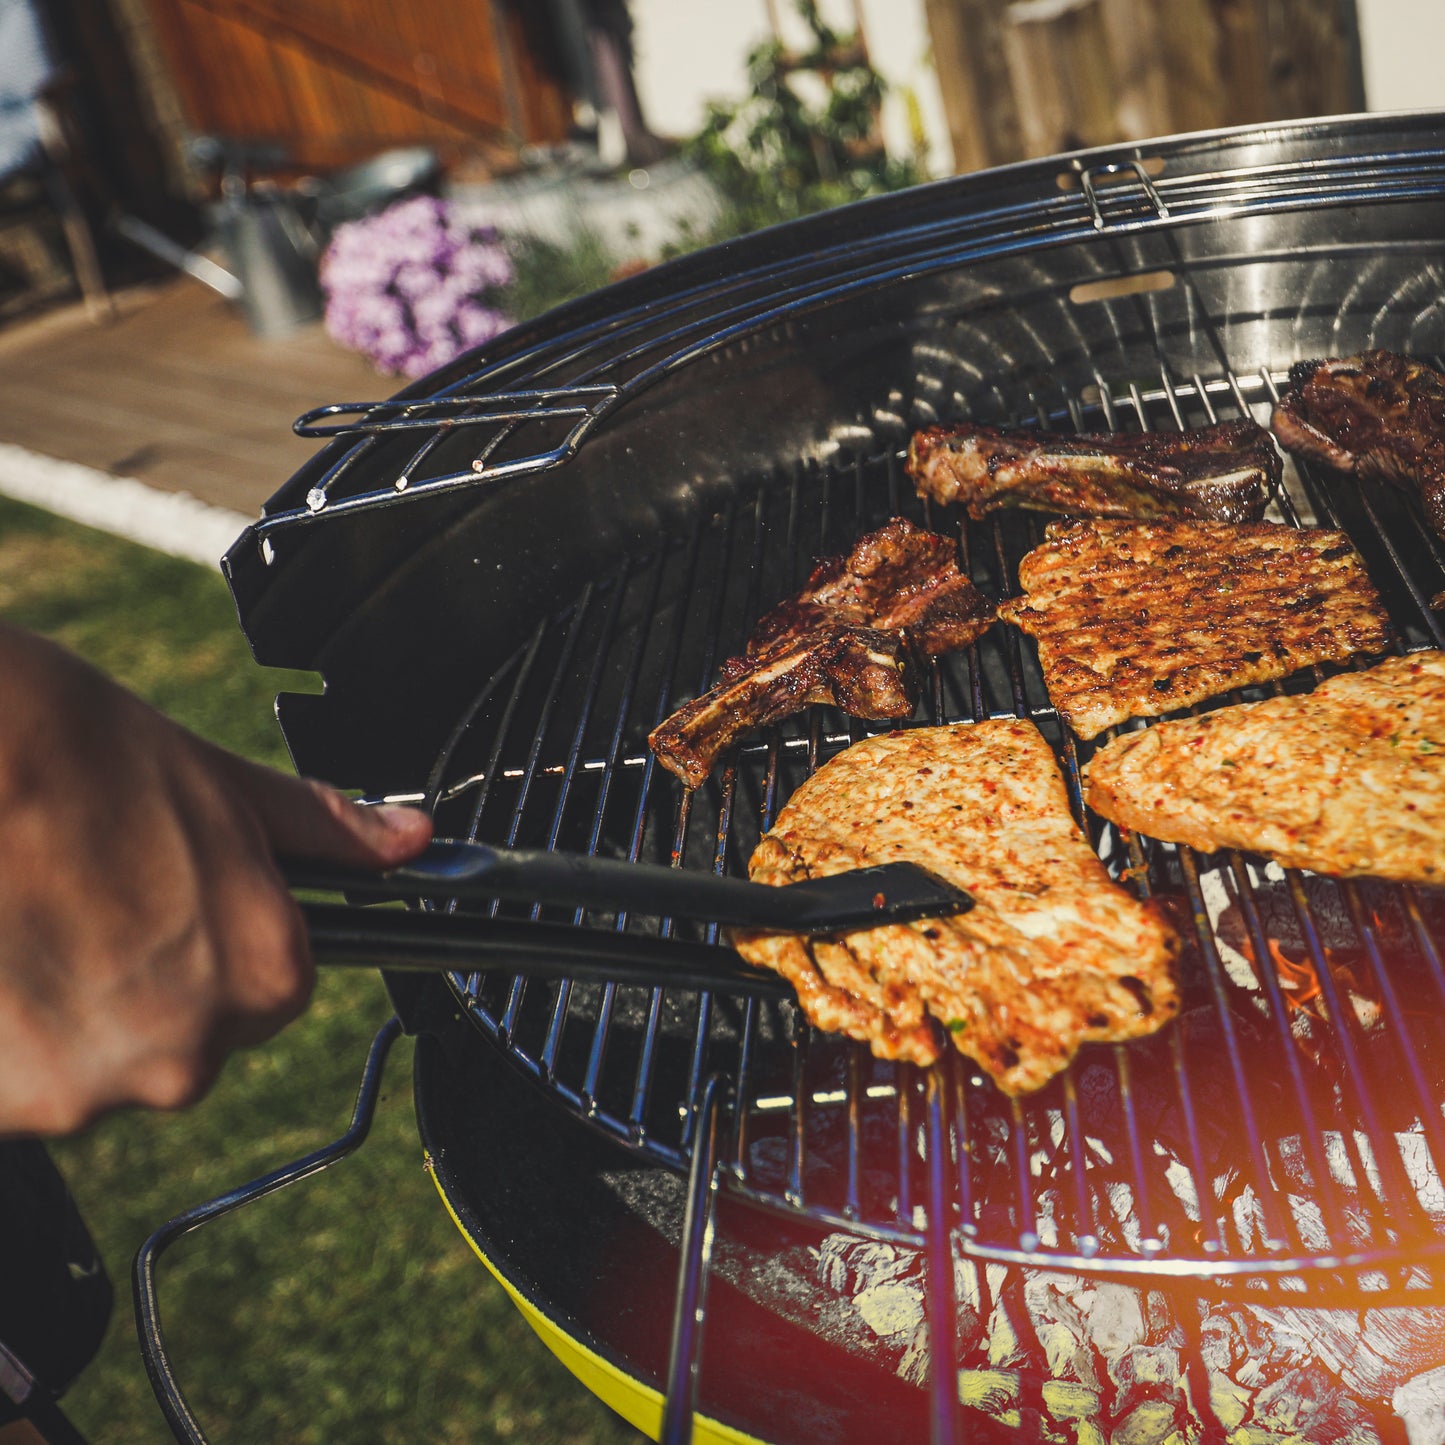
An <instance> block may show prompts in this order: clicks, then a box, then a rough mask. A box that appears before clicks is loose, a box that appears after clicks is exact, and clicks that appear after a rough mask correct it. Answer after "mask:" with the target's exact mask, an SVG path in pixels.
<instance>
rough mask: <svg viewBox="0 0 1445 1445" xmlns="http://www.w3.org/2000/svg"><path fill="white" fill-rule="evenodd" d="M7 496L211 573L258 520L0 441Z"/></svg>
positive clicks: (0, 475)
mask: <svg viewBox="0 0 1445 1445" xmlns="http://www.w3.org/2000/svg"><path fill="white" fill-rule="evenodd" d="M0 495H3V496H6V497H10V498H12V499H13V500H14V501H17V502H28V503H30V505H31V506H35V507H43V508H44V509H45V510H46V511H47V512H54V513H56V514H57V515H58V516H61V517H68V518H69V519H70V520H71V521H73V522H83V523H84V524H85V525H86V526H87V527H98V528H99V529H100V530H101V531H103V532H111V533H113V534H114V535H116V536H117V537H126V538H128V539H129V540H130V541H132V542H139V543H141V544H142V545H143V546H146V547H152V548H154V549H155V550H156V551H158V552H167V553H169V554H170V555H171V556H172V557H184V558H185V559H186V560H187V561H190V562H199V563H201V564H202V565H203V566H206V567H217V566H219V564H220V560H221V556H222V554H223V553H224V552H226V551H227V550H228V549H229V548H230V546H231V544H232V543H233V542H234V541H235V540H236V538H237V537H239V536H240V535H241V533H242V531H244V530H245V528H247V527H249V526H250V525H251V522H252V521H253V520H254V519H253V518H251V517H246V516H243V515H242V514H241V513H240V512H233V511H230V510H229V509H228V508H226V507H213V506H211V505H210V504H209V503H208V502H202V501H199V500H198V499H197V498H195V497H193V496H191V494H190V493H189V492H162V491H158V490H157V489H156V488H155V487H148V486H147V485H146V484H145V483H144V482H139V481H136V480H135V478H134V477H112V476H110V475H109V474H108V473H106V472H98V471H96V470H95V468H93V467H86V466H82V465H81V464H80V463H79V462H64V461H60V460H59V459H58V458H56V457H47V456H42V455H41V454H40V453H39V452H32V451H28V450H27V449H26V448H25V447H18V446H14V445H13V444H11V443H10V442H0Z"/></svg>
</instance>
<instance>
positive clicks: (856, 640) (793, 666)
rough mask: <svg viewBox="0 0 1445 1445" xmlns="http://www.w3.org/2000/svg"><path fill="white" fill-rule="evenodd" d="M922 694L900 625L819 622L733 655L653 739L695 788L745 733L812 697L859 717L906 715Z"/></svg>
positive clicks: (662, 758)
mask: <svg viewBox="0 0 1445 1445" xmlns="http://www.w3.org/2000/svg"><path fill="white" fill-rule="evenodd" d="M917 701H918V677H917V672H916V669H915V667H914V665H913V658H912V655H911V652H910V649H909V647H908V645H907V643H906V642H905V641H904V639H903V638H902V637H901V636H900V635H899V634H898V633H896V632H879V631H876V630H874V629H873V628H869V627H818V628H814V629H813V630H812V631H809V632H804V633H802V634H800V635H799V636H796V637H783V638H780V639H779V641H778V642H777V643H776V644H775V645H774V646H772V647H770V648H768V649H766V650H765V651H763V652H762V653H760V654H758V655H757V656H756V657H748V658H740V657H732V658H729V659H728V661H727V662H725V663H724V664H723V669H722V681H721V682H719V683H718V684H717V686H716V687H712V688H709V689H708V690H707V691H706V692H705V693H703V695H702V696H701V697H697V698H694V699H693V700H692V701H691V702H690V703H686V704H684V706H682V707H680V708H679V709H678V710H677V711H676V712H675V713H673V714H672V716H671V717H670V718H668V719H667V721H666V722H664V723H662V724H661V725H660V726H659V727H657V728H655V729H654V730H653V732H652V735H651V736H650V737H649V738H648V739H647V744H648V746H649V747H650V748H651V749H652V751H653V752H654V753H655V754H656V755H657V760H658V762H660V763H661V764H662V766H663V767H665V768H666V769H667V770H668V771H669V772H671V773H675V774H676V775H677V776H678V777H679V778H681V779H682V781H683V782H684V783H685V784H686V785H687V786H688V787H689V788H696V787H700V786H701V785H702V784H703V783H704V782H705V781H706V780H707V775H708V774H709V773H710V772H711V771H712V766H713V764H714V763H715V762H716V761H717V759H718V758H719V757H720V756H721V755H722V754H723V753H724V752H726V751H727V749H728V748H730V747H731V746H732V745H733V744H734V743H735V742H737V741H738V740H739V739H740V738H742V737H745V736H746V735H747V734H748V733H750V732H755V731H756V730H757V729H758V728H762V727H767V725H768V724H769V723H775V722H780V721H781V720H782V719H783V718H785V717H788V716H790V715H791V714H793V713H795V712H800V711H801V710H802V709H803V708H805V707H807V706H808V704H809V703H815V702H821V703H829V704H831V705H833V706H834V707H839V708H842V710H843V711H844V712H846V713H851V714H852V715H853V716H854V717H865V718H904V717H908V716H909V714H910V713H912V711H913V709H914V706H915V704H916V703H917Z"/></svg>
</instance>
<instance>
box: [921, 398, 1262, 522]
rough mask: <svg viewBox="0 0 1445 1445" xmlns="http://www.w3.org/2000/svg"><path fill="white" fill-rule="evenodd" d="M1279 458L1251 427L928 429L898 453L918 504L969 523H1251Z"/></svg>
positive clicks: (1258, 513)
mask: <svg viewBox="0 0 1445 1445" xmlns="http://www.w3.org/2000/svg"><path fill="white" fill-rule="evenodd" d="M1280 470H1281V467H1280V458H1279V453H1278V452H1277V451H1275V449H1274V446H1273V445H1272V444H1271V442H1270V439H1269V433H1268V432H1267V431H1265V429H1264V428H1263V427H1261V426H1257V425H1256V424H1255V423H1254V422H1252V421H1230V422H1222V423H1220V424H1219V425H1218V426H1210V427H1201V428H1200V429H1198V430H1197V431H1185V432H1116V433H1107V434H1090V433H1088V432H1080V433H1075V434H1069V433H1063V432H1046V431H1031V430H1026V429H1020V430H1017V431H1001V430H999V429H998V428H996V427H988V426H975V425H972V424H965V425H962V426H951V427H929V428H928V429H927V430H925V431H921V432H918V433H916V434H915V435H914V438H913V440H912V442H911V443H910V444H909V448H908V474H909V475H910V476H911V477H912V478H913V480H914V484H915V486H916V487H917V489H918V495H919V496H920V497H930V498H932V499H933V500H934V501H936V502H943V503H945V504H947V503H950V502H960V503H962V504H963V505H964V506H965V507H967V508H968V514H969V516H970V517H973V518H975V519H977V518H980V517H983V516H985V515H986V514H987V513H989V512H993V511H997V510H998V509H999V508H1001V507H1027V508H1031V509H1032V510H1034V511H1042V512H1063V513H1066V514H1070V515H1079V516H1088V517H1135V518H1138V519H1140V520H1142V521H1149V520H1152V519H1153V518H1155V517H1204V518H1208V519H1210V520H1212V521H1216V522H1255V521H1258V520H1259V518H1260V517H1262V516H1263V515H1264V509H1265V507H1266V506H1268V504H1269V489H1270V487H1271V486H1274V485H1276V484H1277V483H1278V481H1279V477H1280Z"/></svg>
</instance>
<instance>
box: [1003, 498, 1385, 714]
mask: <svg viewBox="0 0 1445 1445" xmlns="http://www.w3.org/2000/svg"><path fill="white" fill-rule="evenodd" d="M1046 536H1047V541H1045V543H1044V544H1043V546H1041V547H1036V548H1035V549H1034V550H1033V551H1032V552H1030V553H1029V554H1028V555H1027V556H1026V557H1025V558H1024V559H1023V561H1022V562H1021V563H1020V564H1019V583H1020V584H1021V586H1022V587H1023V589H1024V593H1025V595H1024V596H1023V597H1016V598H1013V599H1012V600H1011V601H1008V602H1005V603H1003V604H1002V605H1001V606H1000V608H999V616H1000V617H1002V618H1004V619H1005V620H1006V621H1009V622H1013V623H1015V624H1016V625H1017V626H1019V627H1021V628H1022V629H1023V630H1024V631H1025V632H1027V633H1028V634H1029V635H1030V636H1031V637H1034V638H1037V640H1038V644H1039V662H1040V665H1041V666H1042V668H1043V673H1044V682H1045V685H1046V686H1047V687H1048V690H1049V697H1050V699H1051V700H1052V702H1053V704H1054V706H1055V707H1056V708H1058V710H1059V713H1060V715H1061V716H1062V717H1063V718H1064V719H1065V721H1066V722H1067V723H1068V724H1069V726H1070V727H1071V728H1073V730H1074V731H1075V732H1076V733H1077V734H1078V735H1079V736H1080V737H1081V738H1092V737H1096V736H1098V734H1099V733H1101V732H1103V731H1104V729H1105V728H1107V727H1112V726H1113V725H1114V724H1116V723H1121V722H1123V721H1124V720H1125V719H1126V718H1130V717H1157V716H1158V715H1159V714H1160V713H1166V712H1172V711H1173V710H1174V709H1176V708H1182V707H1187V706H1190V705H1191V704H1193V703H1197V702H1203V701H1204V700H1205V699H1206V698H1210V697H1215V696H1217V695H1218V694H1219V693H1222V692H1227V691H1228V690H1229V689H1230V688H1234V687H1243V686H1246V685H1247V684H1249V683H1257V682H1267V681H1269V680H1270V679H1272V678H1278V677H1285V676H1288V675H1289V674H1290V673H1292V672H1297V671H1298V670H1299V669H1300V668H1302V667H1309V666H1311V665H1312V664H1314V663H1317V662H1328V661H1342V660H1344V659H1345V658H1348V657H1352V656H1354V655H1355V654H1356V653H1361V652H1383V651H1385V650H1386V649H1387V648H1388V647H1389V645H1390V640H1391V631H1390V625H1389V622H1388V619H1387V618H1386V616H1385V612H1384V609H1383V607H1382V606H1381V604H1380V598H1379V594H1378V593H1377V592H1376V591H1375V588H1374V585H1373V584H1372V583H1371V581H1370V579H1369V577H1368V576H1367V575H1366V573H1365V567H1364V563H1363V562H1362V561H1361V560H1360V556H1359V554H1358V553H1357V552H1356V551H1355V549H1354V547H1353V545H1351V543H1350V540H1349V538H1348V537H1346V536H1345V534H1344V533H1343V532H1326V531H1300V530H1298V529H1296V528H1293V527H1281V526H1275V525H1274V524H1272V523H1269V522H1257V523H1242V524H1239V525H1237V526H1236V525H1232V524H1230V523H1227V522H1197V521H1164V522H1117V521H1089V522H1078V523H1074V524H1072V525H1064V524H1059V523H1056V524H1054V525H1053V526H1051V527H1050V528H1049V529H1048V532H1047V534H1046Z"/></svg>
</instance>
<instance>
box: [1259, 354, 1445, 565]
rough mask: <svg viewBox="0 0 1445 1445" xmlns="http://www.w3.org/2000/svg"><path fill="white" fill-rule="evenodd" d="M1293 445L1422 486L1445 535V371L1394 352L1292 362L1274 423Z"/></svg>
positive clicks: (1434, 524)
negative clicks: (1286, 388) (1286, 387)
mask: <svg viewBox="0 0 1445 1445" xmlns="http://www.w3.org/2000/svg"><path fill="white" fill-rule="evenodd" d="M1270 425H1271V426H1272V427H1273V428H1274V434H1275V435H1276V436H1277V437H1278V438H1279V441H1280V445H1281V446H1283V447H1284V448H1285V450H1286V451H1290V452H1293V453H1294V454H1295V455H1296V456H1300V457H1303V458H1304V459H1305V460H1306V461H1312V462H1320V463H1323V464H1324V465H1325V466H1327V467H1333V468H1334V469H1335V470H1336V471H1341V472H1353V473H1354V474H1355V475H1356V476H1358V477H1360V478H1362V479H1363V480H1365V481H1377V480H1380V479H1383V480H1385V481H1388V482H1394V483H1395V484H1396V485H1397V486H1401V487H1405V488H1408V489H1412V490H1416V491H1418V493H1419V496H1420V501H1421V503H1422V504H1423V506H1424V508H1425V518H1426V520H1427V521H1428V522H1429V524H1430V526H1431V528H1432V529H1433V530H1434V532H1435V534H1436V536H1438V537H1441V538H1442V539H1445V377H1442V376H1441V375H1440V373H1439V372H1438V371H1435V370H1433V369H1432V368H1431V367H1428V366H1426V365H1425V364H1424V363H1423V362H1419V361H1414V360H1412V359H1411V358H1410V357H1408V356H1399V355H1397V354H1396V353H1395V352H1393V351H1365V352H1362V353H1361V354H1360V355H1359V356H1347V357H1344V358H1340V359H1335V360H1330V361H1301V362H1297V363H1296V364H1295V365H1294V366H1292V367H1291V368H1290V373H1289V388H1288V390H1287V391H1286V392H1285V394H1284V395H1283V396H1282V397H1281V398H1280V401H1279V405H1278V406H1276V407H1275V409H1274V416H1273V417H1272V419H1271V421H1270Z"/></svg>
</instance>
